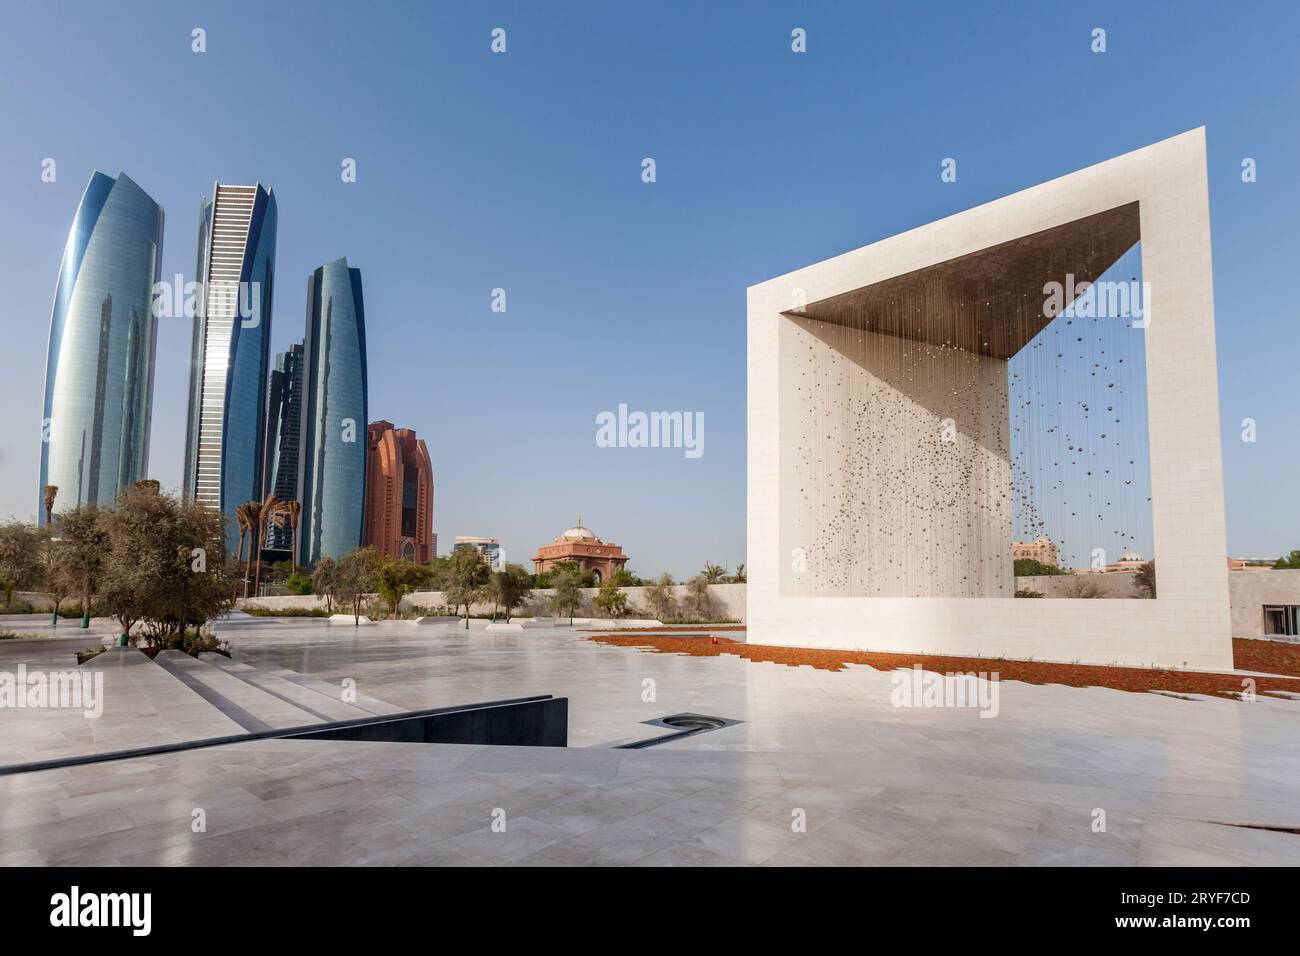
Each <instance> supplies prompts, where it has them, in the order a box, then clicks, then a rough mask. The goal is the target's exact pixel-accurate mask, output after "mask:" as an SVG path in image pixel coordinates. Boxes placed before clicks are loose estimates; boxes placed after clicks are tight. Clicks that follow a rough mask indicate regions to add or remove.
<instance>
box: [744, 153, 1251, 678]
mask: <svg viewBox="0 0 1300 956" xmlns="http://www.w3.org/2000/svg"><path fill="white" fill-rule="evenodd" d="M1133 202H1136V203H1138V211H1139V215H1140V229H1141V242H1142V270H1143V279H1144V280H1145V282H1146V283H1147V284H1148V286H1149V288H1150V289H1151V293H1152V296H1151V301H1150V302H1148V303H1147V310H1148V311H1147V320H1148V322H1149V325H1148V327H1147V328H1146V330H1145V335H1146V341H1145V349H1146V377H1147V415H1148V425H1149V434H1150V449H1149V451H1150V467H1151V487H1152V502H1151V508H1152V530H1153V534H1154V545H1155V557H1156V560H1157V567H1158V575H1157V578H1158V589H1159V590H1158V594H1159V596H1158V598H1157V599H1155V600H1143V599H1110V600H1096V599H1091V600H1090V599H1043V600H1025V599H1015V598H1010V597H958V598H949V597H902V598H897V597H841V596H821V597H808V596H793V595H791V594H790V593H788V592H789V590H790V589H789V588H783V586H782V582H783V573H784V566H785V564H786V563H788V562H791V561H792V559H793V556H792V555H791V554H787V553H785V551H786V550H787V549H786V547H785V545H784V544H783V540H782V534H781V521H782V518H781V516H782V513H783V512H782V495H783V494H789V493H791V489H789V488H787V487H783V480H782V462H783V460H784V461H787V462H788V461H789V457H790V455H791V454H792V451H791V450H792V448H793V442H794V440H795V438H796V436H794V435H790V434H783V433H782V414H781V409H782V395H783V389H788V388H790V387H791V383H789V382H783V381H782V374H781V370H782V367H783V363H782V361H781V359H782V356H781V349H782V343H783V342H784V343H786V344H787V347H788V343H789V341H790V338H789V334H788V330H789V328H790V324H792V323H794V322H795V321H796V319H795V318H792V317H791V314H790V313H791V312H792V309H794V308H795V307H796V306H797V304H798V303H800V302H807V303H814V302H818V301H821V300H825V299H828V298H829V297H832V296H837V295H841V294H844V293H849V292H852V291H854V290H858V289H862V288H863V287H866V286H869V285H871V284H873V283H877V282H881V281H883V280H886V279H890V278H893V277H897V276H902V275H904V274H907V273H911V272H914V271H916V270H920V269H925V268H927V267H930V266H934V265H937V264H939V263H944V262H947V261H949V260H953V259H956V258H957V257H960V256H965V255H969V254H972V253H976V252H979V251H980V250H983V249H987V248H989V247H990V246H994V245H997V244H999V243H1003V242H1007V241H1010V240H1014V239H1018V238H1020V237H1025V236H1030V235H1032V234H1034V233H1039V232H1041V231H1043V230H1047V229H1051V228H1054V227H1058V226H1062V225H1066V224H1069V223H1072V222H1075V221H1077V220H1080V219H1083V218H1084V217H1088V216H1093V215H1095V214H1099V213H1103V212H1106V211H1107V210H1114V209H1116V208H1117V207H1120V206H1123V205H1125V204H1128V203H1133ZM1050 278H1053V277H1051V276H1047V277H1045V278H1044V281H1047V279H1050ZM796 311H797V310H796ZM783 323H785V324H786V325H784V326H783ZM783 331H784V332H786V334H785V335H784V336H783V334H782V333H783ZM748 373H749V384H748V388H749V392H748V418H749V432H748V438H749V447H748V479H749V482H748V554H747V567H748V576H749V586H748V608H747V622H748V640H749V641H750V642H751V643H755V644H783V645H792V646H805V647H829V648H854V649H871V650H897V651H911V652H919V653H932V654H956V655H970V656H984V657H1001V656H1005V657H1011V658H1020V659H1027V658H1033V659H1037V660H1054V661H1079V662H1085V663H1101V664H1107V663H1121V664H1132V665H1142V666H1148V665H1155V666H1167V667H1189V668H1205V669H1219V668H1230V667H1231V666H1232V644H1231V623H1230V616H1229V599H1228V571H1227V563H1226V560H1225V558H1226V554H1227V545H1226V533H1225V522H1224V511H1223V474H1222V454H1221V447H1220V435H1219V397H1218V378H1217V370H1216V364H1215V339H1214V296H1213V282H1212V275H1211V261H1210V214H1209V192H1208V184H1207V179H1206V163H1205V130H1204V128H1203V127H1202V128H1198V129H1194V130H1191V131H1189V132H1187V133H1183V134H1182V135H1179V136H1175V137H1173V138H1171V139H1167V140H1163V141H1162V142H1159V143H1156V144H1154V145H1151V146H1147V147H1145V148H1143V149H1139V150H1136V151H1134V152H1131V153H1126V154H1124V155H1122V156H1119V157H1116V158H1114V159H1111V160H1107V161H1106V162H1103V163H1099V164H1097V165H1095V166H1090V167H1088V168H1086V169H1082V170H1080V171H1078V172H1075V173H1071V174H1069V175H1066V176H1062V177H1061V178H1059V179H1055V180H1052V181H1051V182H1047V183H1043V184H1041V185H1038V186H1034V187H1032V188H1029V189H1026V190H1023V191H1022V192H1018V193H1014V194H1012V195H1010V196H1006V197H1004V198H1002V199H998V200H996V201H994V202H990V203H986V204H984V205H982V206H977V207H975V208H973V209H969V210H966V211H965V212H961V213H958V214H956V215H953V216H950V217H948V218H946V219H942V220H939V221H937V222H933V223H930V224H928V225H924V226H921V227H919V228H916V229H912V230H910V231H908V232H904V233H900V234H899V235H896V236H891V237H890V238H887V239H883V240H881V241H879V242H875V243H872V244H871V245H868V246H864V247H862V248H860V249H856V250H854V251H852V252H848V253H845V254H843V255H840V256H836V257H835V258H832V259H828V260H826V261H824V262H819V263H817V264H815V265H812V266H808V267H806V268H803V269H799V270H797V271H795V272H791V273H789V274H787V275H784V276H780V277H778V278H775V279H770V280H768V281H766V282H763V283H760V284H758V285H755V286H752V287H750V289H749V290H748ZM787 430H788V429H787ZM788 483H789V481H788V470H787V478H786V482H785V484H788Z"/></svg>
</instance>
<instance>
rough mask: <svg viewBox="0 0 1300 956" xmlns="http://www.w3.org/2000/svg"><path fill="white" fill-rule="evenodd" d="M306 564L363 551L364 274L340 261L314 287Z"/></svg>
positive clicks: (306, 424) (307, 359) (302, 540)
mask: <svg viewBox="0 0 1300 956" xmlns="http://www.w3.org/2000/svg"><path fill="white" fill-rule="evenodd" d="M303 382H304V385H305V387H304V390H303V409H302V440H301V442H300V443H299V459H298V460H299V467H300V469H301V472H302V475H301V479H300V481H299V487H300V488H301V490H302V499H301V501H302V516H301V519H300V523H299V531H298V534H299V544H298V550H299V555H300V557H299V561H300V563H302V564H314V563H315V562H316V561H317V559H319V558H321V557H325V556H328V557H332V558H339V557H341V556H342V555H344V554H346V553H347V552H349V551H351V550H352V549H353V548H356V547H357V546H358V545H359V544H360V543H361V535H362V530H363V525H364V519H365V492H366V420H367V407H366V320H365V309H364V307H363V304H362V296H361V271H360V270H359V269H350V268H348V260H347V259H346V258H344V259H336V260H335V261H334V262H331V263H329V264H328V265H324V266H321V267H320V268H319V269H317V270H316V271H315V272H314V273H312V275H311V278H310V279H308V281H307V329H306V335H305V338H304V341H303Z"/></svg>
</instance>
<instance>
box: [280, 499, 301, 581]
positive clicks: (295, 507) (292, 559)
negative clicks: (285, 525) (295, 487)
mask: <svg viewBox="0 0 1300 956" xmlns="http://www.w3.org/2000/svg"><path fill="white" fill-rule="evenodd" d="M281 510H282V511H283V512H284V514H286V515H288V516H289V530H290V532H291V533H292V534H293V550H292V551H290V552H289V573H290V574H297V573H298V515H299V513H300V512H301V511H302V502H300V501H294V500H293V499H290V500H288V501H286V502H285V503H284V505H283V508H282V509H281Z"/></svg>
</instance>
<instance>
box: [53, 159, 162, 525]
mask: <svg viewBox="0 0 1300 956" xmlns="http://www.w3.org/2000/svg"><path fill="white" fill-rule="evenodd" d="M162 240H163V211H162V207H161V206H159V205H158V204H157V203H156V202H154V201H153V199H152V198H150V197H149V195H148V194H147V193H146V192H145V191H144V190H142V189H141V188H140V187H139V186H137V185H136V184H135V183H134V182H132V181H131V179H130V177H128V176H127V175H126V173H119V174H118V176H117V178H116V179H114V178H113V177H112V176H107V175H105V174H104V173H101V172H95V173H94V174H93V175H91V177H90V183H89V184H88V185H87V186H86V191H85V193H83V194H82V197H81V203H80V205H78V206H77V214H76V216H75V217H74V218H73V220H72V230H71V231H70V232H69V233H68V243H67V245H66V246H65V247H64V250H63V262H62V264H61V265H60V266H59V280H58V285H57V286H56V288H55V292H54V307H53V309H52V310H51V314H50V345H49V351H48V353H47V354H46V367H45V404H44V422H43V428H42V441H41V484H40V487H39V488H38V489H37V498H38V500H41V499H42V498H43V496H44V488H45V486H46V485H56V486H58V489H59V493H58V499H57V502H56V507H57V508H58V509H59V510H60V511H63V510H66V509H69V508H74V507H77V506H78V505H86V504H102V505H111V504H112V503H113V502H114V501H116V500H117V495H118V493H119V492H120V491H121V490H122V489H123V488H125V487H126V486H128V485H130V484H131V483H132V482H134V481H138V480H139V479H141V478H143V477H145V471H146V469H147V468H148V467H149V426H150V416H151V415H152V412H153V373H154V346H155V342H156V339H157V325H156V322H155V318H154V314H153V308H152V304H153V289H154V284H155V283H156V282H157V281H158V275H159V268H160V266H161V261H162ZM36 512H37V514H38V515H40V520H41V522H42V523H44V521H45V509H44V505H43V504H41V505H38V507H37V509H36Z"/></svg>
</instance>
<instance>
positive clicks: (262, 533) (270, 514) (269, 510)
mask: <svg viewBox="0 0 1300 956" xmlns="http://www.w3.org/2000/svg"><path fill="white" fill-rule="evenodd" d="M283 506H284V502H282V501H281V500H280V499H279V498H277V497H276V496H275V495H267V496H266V497H265V498H264V499H262V507H261V510H260V512H259V514H258V516H257V570H256V571H254V572H253V595H254V596H256V595H258V594H261V593H262V549H263V548H264V547H266V534H267V532H268V531H270V530H271V522H272V521H273V520H275V517H276V516H277V515H278V514H279V513H280V510H281V508H282V507H283ZM248 557H249V558H250V559H251V558H252V557H253V555H252V552H249V555H248Z"/></svg>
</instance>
